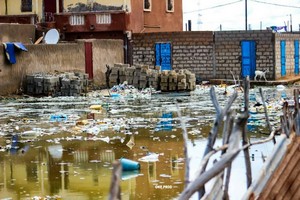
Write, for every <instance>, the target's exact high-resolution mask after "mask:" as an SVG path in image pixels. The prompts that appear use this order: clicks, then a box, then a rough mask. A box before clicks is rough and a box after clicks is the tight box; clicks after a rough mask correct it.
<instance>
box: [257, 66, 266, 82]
mask: <svg viewBox="0 0 300 200" xmlns="http://www.w3.org/2000/svg"><path fill="white" fill-rule="evenodd" d="M267 72H269V69H267V70H265V71H260V70H255V77H254V80H255V81H257V80H256V77H257V76H259V79H261V78H264V79H265V81H267V79H266V73H267Z"/></svg>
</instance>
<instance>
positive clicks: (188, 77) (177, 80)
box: [108, 63, 196, 92]
mask: <svg viewBox="0 0 300 200" xmlns="http://www.w3.org/2000/svg"><path fill="white" fill-rule="evenodd" d="M108 70H109V71H108V73H109V76H108V78H109V81H108V83H109V87H110V88H111V87H113V86H115V85H119V84H121V83H123V82H125V81H126V82H127V84H128V85H132V86H133V87H135V88H137V89H145V88H150V87H151V88H153V89H154V90H161V91H163V92H168V91H185V90H187V91H192V90H195V88H196V76H195V74H193V73H192V72H190V71H189V70H186V69H184V70H179V71H178V72H176V71H175V70H170V71H160V67H159V66H156V67H155V68H154V69H151V68H150V67H149V66H143V65H135V66H129V65H128V64H119V63H116V64H114V67H112V68H110V69H108Z"/></svg>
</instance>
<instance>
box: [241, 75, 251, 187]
mask: <svg viewBox="0 0 300 200" xmlns="http://www.w3.org/2000/svg"><path fill="white" fill-rule="evenodd" d="M249 89H250V81H249V76H247V77H246V79H245V81H244V101H245V103H244V115H245V117H246V118H247V120H248V118H249ZM247 120H246V121H247ZM246 123H247V122H246ZM242 138H243V142H242V144H243V146H244V145H246V144H248V140H247V126H246V124H245V126H244V127H243V132H242ZM244 156H245V165H246V176H247V188H249V187H250V185H251V183H252V170H251V162H250V155H249V149H248V148H245V149H244Z"/></svg>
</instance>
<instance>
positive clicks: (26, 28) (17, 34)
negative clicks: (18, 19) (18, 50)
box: [0, 24, 35, 44]
mask: <svg viewBox="0 0 300 200" xmlns="http://www.w3.org/2000/svg"><path fill="white" fill-rule="evenodd" d="M30 38H32V40H33V41H35V26H34V25H32V24H0V43H3V42H22V43H23V44H30Z"/></svg>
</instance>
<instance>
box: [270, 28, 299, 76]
mask: <svg viewBox="0 0 300 200" xmlns="http://www.w3.org/2000/svg"><path fill="white" fill-rule="evenodd" d="M282 40H284V41H285V44H286V46H285V55H286V58H285V59H286V63H285V64H286V76H290V75H294V70H295V59H294V56H295V44H294V42H295V40H298V41H299V42H300V35H299V34H286V33H285V34H280V33H276V34H275V57H276V63H275V69H276V73H275V78H276V79H278V78H281V77H282V75H281V47H280V42H281V41H282ZM298 51H299V50H298Z"/></svg>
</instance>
